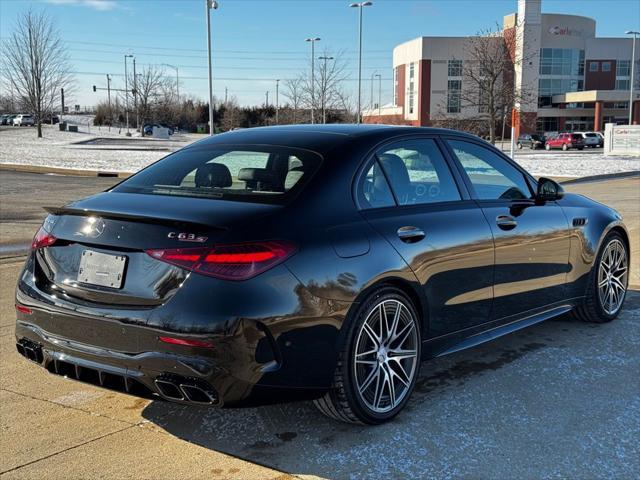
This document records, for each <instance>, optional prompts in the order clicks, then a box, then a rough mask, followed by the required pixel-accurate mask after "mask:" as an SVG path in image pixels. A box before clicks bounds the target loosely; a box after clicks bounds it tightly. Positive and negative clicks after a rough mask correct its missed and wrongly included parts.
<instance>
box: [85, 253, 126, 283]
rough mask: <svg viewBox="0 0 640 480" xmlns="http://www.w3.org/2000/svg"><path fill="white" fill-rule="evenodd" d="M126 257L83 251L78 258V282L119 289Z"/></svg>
mask: <svg viewBox="0 0 640 480" xmlns="http://www.w3.org/2000/svg"><path fill="white" fill-rule="evenodd" d="M126 263H127V257H125V256H124V255H107V254H106V253H100V252H94V251H93V250H85V251H83V252H82V257H81V258H80V268H79V269H78V282H80V283H88V284H90V285H100V286H101V287H110V288H120V287H121V286H122V279H123V278H124V268H125V265H126Z"/></svg>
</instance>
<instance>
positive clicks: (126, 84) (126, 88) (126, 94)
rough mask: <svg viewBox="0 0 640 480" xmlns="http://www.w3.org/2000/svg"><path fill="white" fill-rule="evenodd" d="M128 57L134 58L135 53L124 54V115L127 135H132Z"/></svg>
mask: <svg viewBox="0 0 640 480" xmlns="http://www.w3.org/2000/svg"><path fill="white" fill-rule="evenodd" d="M127 58H133V55H125V56H124V116H125V118H126V121H127V136H131V133H129V80H128V79H127V77H128V75H129V74H128V73H127Z"/></svg>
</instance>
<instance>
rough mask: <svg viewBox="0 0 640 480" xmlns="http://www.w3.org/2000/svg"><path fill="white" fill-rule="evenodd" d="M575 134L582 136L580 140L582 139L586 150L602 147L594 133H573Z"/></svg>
mask: <svg viewBox="0 0 640 480" xmlns="http://www.w3.org/2000/svg"><path fill="white" fill-rule="evenodd" d="M575 133H577V134H579V135H582V138H584V146H585V147H587V148H597V147H601V146H602V145H601V140H600V137H599V136H598V134H597V133H595V132H575Z"/></svg>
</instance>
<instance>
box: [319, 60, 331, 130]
mask: <svg viewBox="0 0 640 480" xmlns="http://www.w3.org/2000/svg"><path fill="white" fill-rule="evenodd" d="M318 60H324V66H323V67H322V68H323V70H322V123H327V109H326V97H327V85H326V82H327V60H333V57H325V56H322V57H318Z"/></svg>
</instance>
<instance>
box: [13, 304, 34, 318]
mask: <svg viewBox="0 0 640 480" xmlns="http://www.w3.org/2000/svg"><path fill="white" fill-rule="evenodd" d="M16 310H17V311H18V312H20V313H24V314H26V315H31V314H32V313H33V310H31V309H30V308H29V307H25V306H24V305H19V304H17V303H16Z"/></svg>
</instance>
